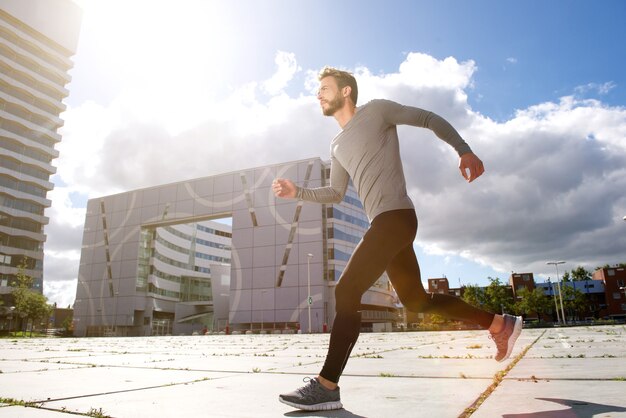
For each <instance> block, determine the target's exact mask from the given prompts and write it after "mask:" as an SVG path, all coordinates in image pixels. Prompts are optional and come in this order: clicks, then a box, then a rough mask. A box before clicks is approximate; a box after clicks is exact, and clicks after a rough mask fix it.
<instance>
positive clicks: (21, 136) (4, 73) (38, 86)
mask: <svg viewBox="0 0 626 418" xmlns="http://www.w3.org/2000/svg"><path fill="white" fill-rule="evenodd" d="M81 13H82V12H81V10H80V8H79V7H78V6H76V4H74V3H73V2H72V1H70V0H28V1H24V0H0V298H1V299H5V300H4V302H5V303H9V304H10V303H11V302H10V301H8V299H7V298H8V295H9V294H10V292H11V287H10V286H11V284H13V283H14V280H15V278H16V274H17V272H18V267H19V266H21V265H22V264H23V263H24V266H25V273H26V275H28V276H30V277H32V278H33V279H34V284H33V287H34V289H35V290H37V291H39V292H42V291H43V254H44V253H43V245H44V242H45V241H46V235H45V234H44V226H45V225H46V224H47V223H48V218H47V217H46V216H45V214H44V211H45V209H46V208H48V207H50V204H51V202H50V200H49V199H47V197H46V195H47V193H48V191H50V190H52V188H53V184H52V183H51V182H50V176H51V175H52V174H54V173H55V171H56V168H55V167H54V166H53V165H52V160H53V159H55V158H57V157H58V155H59V152H58V151H57V150H55V145H56V144H57V143H58V142H59V141H61V136H60V135H59V134H58V132H57V131H58V129H59V128H60V127H61V126H63V120H62V119H60V117H59V115H60V114H61V113H62V112H63V111H64V110H65V105H64V104H63V99H64V98H65V97H67V96H68V93H69V92H68V90H67V89H66V88H65V85H66V84H68V83H69V82H70V76H69V75H68V71H69V70H70V69H71V68H72V66H73V63H72V61H71V60H70V57H72V56H73V55H74V53H75V51H76V46H77V42H78V34H79V30H80V21H81ZM7 301H8V302H7Z"/></svg>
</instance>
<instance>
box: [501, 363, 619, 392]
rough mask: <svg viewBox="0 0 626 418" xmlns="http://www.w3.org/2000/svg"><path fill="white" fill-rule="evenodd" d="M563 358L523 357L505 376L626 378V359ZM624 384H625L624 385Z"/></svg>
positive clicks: (581, 378)
mask: <svg viewBox="0 0 626 418" xmlns="http://www.w3.org/2000/svg"><path fill="white" fill-rule="evenodd" d="M576 360H578V359H577V358H573V359H570V358H565V359H560V358H556V359H526V358H525V359H524V360H522V361H520V362H519V363H518V364H517V365H516V366H515V368H514V369H513V370H511V371H510V372H509V374H508V375H507V377H509V378H515V379H529V378H531V377H532V376H534V377H535V378H537V379H580V380H586V379H592V380H593V379H623V380H626V359H624V358H593V359H584V361H576ZM625 386H626V385H625Z"/></svg>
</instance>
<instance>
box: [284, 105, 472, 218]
mask: <svg viewBox="0 0 626 418" xmlns="http://www.w3.org/2000/svg"><path fill="white" fill-rule="evenodd" d="M397 125H412V126H417V127H422V128H428V129H430V130H432V131H433V132H434V133H435V135H437V136H438V137H439V138H441V139H442V140H444V141H445V142H447V143H448V144H450V145H451V146H452V147H453V148H454V149H455V150H456V152H457V153H458V154H459V156H461V155H463V154H465V153H468V152H471V149H470V147H469V145H468V144H467V143H466V142H465V141H464V140H463V138H461V136H460V135H459V133H458V132H457V131H456V130H455V129H454V128H453V127H452V125H450V124H449V123H448V122H447V121H446V120H445V119H443V118H442V117H440V116H438V115H436V114H434V113H432V112H429V111H426V110H423V109H419V108H416V107H410V106H403V105H401V104H398V103H395V102H392V101H389V100H372V101H371V102H369V103H366V104H365V105H363V106H361V107H359V108H358V109H357V112H356V114H355V115H354V116H353V117H352V119H350V121H349V122H348V123H347V124H346V125H345V126H344V128H343V130H342V131H341V132H339V134H337V136H336V137H335V138H334V139H333V140H332V142H331V143H330V161H331V165H330V185H329V186H326V187H318V188H301V187H298V190H297V197H298V198H300V199H302V200H306V201H311V202H318V203H338V202H341V200H342V199H343V197H344V195H345V193H346V189H347V187H348V182H349V180H350V178H351V179H352V182H353V183H354V186H355V188H356V190H357V193H358V195H359V198H360V199H361V202H362V203H363V206H364V208H365V213H366V214H367V217H368V218H369V219H370V221H371V220H373V219H374V218H375V217H376V216H377V215H379V214H381V213H383V212H387V211H390V210H397V209H411V208H413V207H414V206H413V203H412V202H411V199H410V198H409V196H408V195H407V191H406V181H405V179H404V172H403V170H402V161H401V160H400V147H399V144H398V131H397V129H396V126H397Z"/></svg>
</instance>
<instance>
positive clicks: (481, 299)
mask: <svg viewBox="0 0 626 418" xmlns="http://www.w3.org/2000/svg"><path fill="white" fill-rule="evenodd" d="M463 300H464V301H465V302H467V303H469V304H470V305H472V306H475V307H477V308H482V307H483V306H484V305H485V292H484V291H483V289H482V288H481V287H478V285H475V284H471V285H468V286H464V288H463Z"/></svg>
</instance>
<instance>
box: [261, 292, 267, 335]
mask: <svg viewBox="0 0 626 418" xmlns="http://www.w3.org/2000/svg"><path fill="white" fill-rule="evenodd" d="M266 293H267V289H263V290H261V334H263V333H264V332H263V311H264V309H265V294H266Z"/></svg>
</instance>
